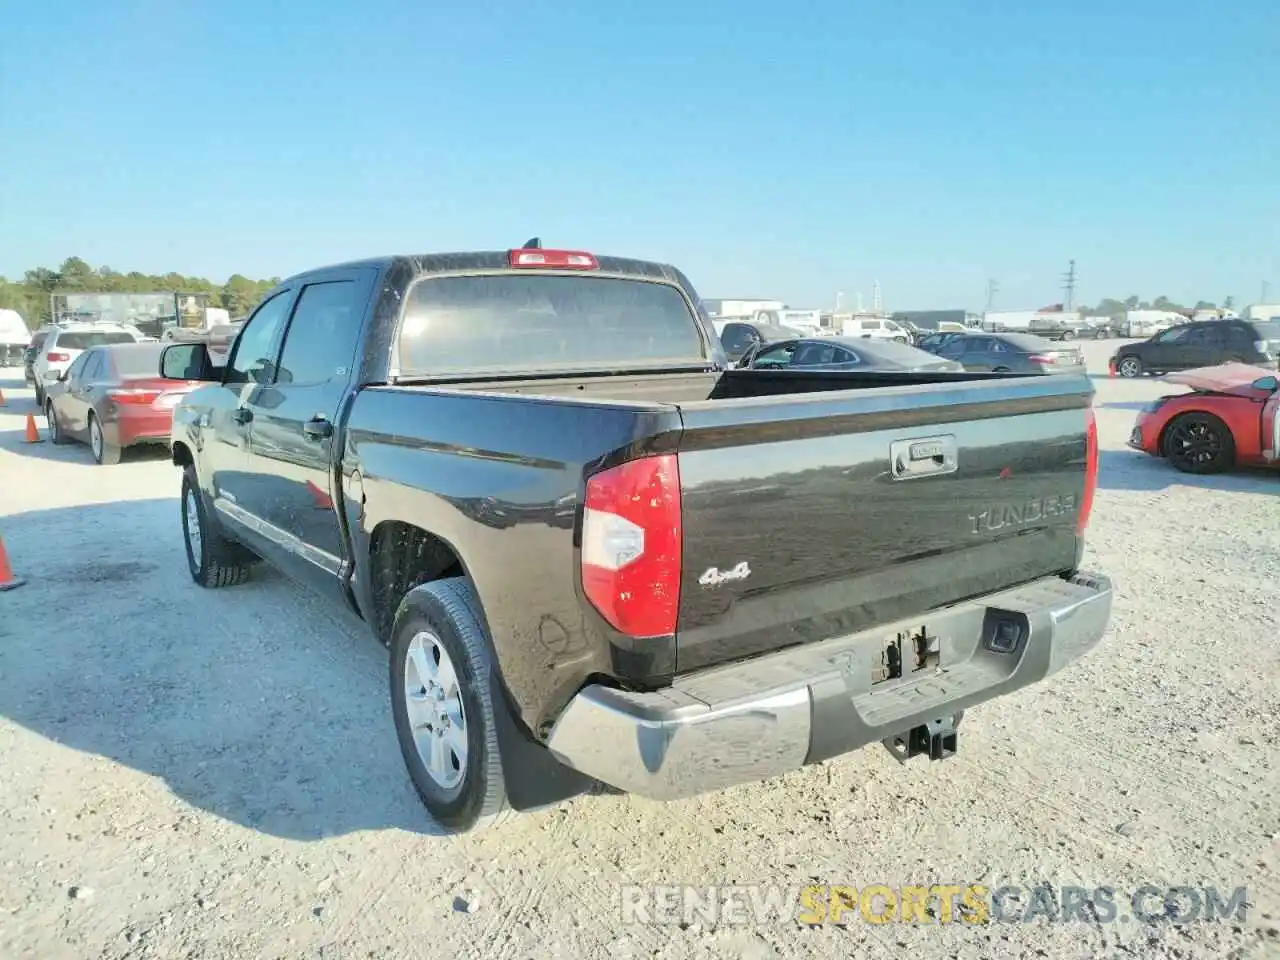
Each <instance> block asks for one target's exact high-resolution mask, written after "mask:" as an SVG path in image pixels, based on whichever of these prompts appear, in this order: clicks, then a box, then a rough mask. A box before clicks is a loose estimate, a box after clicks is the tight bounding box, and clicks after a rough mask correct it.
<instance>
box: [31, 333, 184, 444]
mask: <svg viewBox="0 0 1280 960" xmlns="http://www.w3.org/2000/svg"><path fill="white" fill-rule="evenodd" d="M163 350H164V345H163V344H161V343H159V342H158V341H152V342H149V343H128V344H118V345H115V346H106V347H90V348H89V349H88V350H85V351H83V352H81V353H80V355H79V356H77V357H76V359H75V360H73V361H72V362H71V366H70V367H68V368H67V370H66V371H65V372H63V373H61V374H58V375H57V376H56V378H55V379H53V380H48V381H46V382H45V390H44V394H45V396H44V415H45V421H46V422H47V423H48V426H49V437H50V439H52V441H53V442H54V443H69V442H71V441H75V440H79V441H81V442H84V443H88V444H89V448H90V449H91V450H92V451H93V458H94V459H95V460H96V461H98V463H103V464H113V463H119V462H120V453H121V451H122V450H123V449H124V448H126V447H132V446H135V445H137V444H154V443H168V442H169V434H170V431H171V429H172V427H173V408H174V406H175V405H176V404H177V402H178V401H179V400H180V399H182V397H183V395H184V394H186V393H188V392H189V391H191V390H192V389H193V388H195V387H196V386H198V385H199V381H198V380H196V379H186V378H178V377H168V378H165V377H160V376H157V371H158V370H159V367H160V354H161V352H162V351H163ZM189 372H191V373H196V374H199V372H200V371H199V370H193V371H189Z"/></svg>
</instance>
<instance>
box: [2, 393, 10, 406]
mask: <svg viewBox="0 0 1280 960" xmlns="http://www.w3.org/2000/svg"><path fill="white" fill-rule="evenodd" d="M8 405H9V401H8V400H6V399H5V398H4V391H3V390H0V407H6V406H8Z"/></svg>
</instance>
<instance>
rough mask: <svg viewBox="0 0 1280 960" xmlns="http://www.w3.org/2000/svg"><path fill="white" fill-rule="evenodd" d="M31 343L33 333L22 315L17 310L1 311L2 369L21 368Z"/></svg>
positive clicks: (0, 361) (0, 349)
mask: <svg viewBox="0 0 1280 960" xmlns="http://www.w3.org/2000/svg"><path fill="white" fill-rule="evenodd" d="M29 343H31V331H30V330H28V329H27V325H26V323H25V322H24V321H23V319H22V315H21V314H19V313H18V311H17V310H8V309H3V310H0V367H16V366H20V365H21V364H22V353H23V351H24V350H26V349H27V345H28V344H29Z"/></svg>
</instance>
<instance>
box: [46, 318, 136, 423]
mask: <svg viewBox="0 0 1280 960" xmlns="http://www.w3.org/2000/svg"><path fill="white" fill-rule="evenodd" d="M142 339H143V336H142V334H141V333H139V332H138V330H136V329H135V328H134V327H126V326H123V325H121V324H117V323H51V324H49V325H47V326H45V327H41V328H40V329H39V330H37V331H36V335H35V336H34V337H32V339H31V342H32V345H33V346H35V345H36V344H39V346H38V347H37V350H36V357H35V362H34V363H32V365H31V369H32V373H33V374H34V376H35V381H36V403H37V404H38V405H39V406H40V407H41V408H42V409H43V407H44V384H45V381H46V380H48V379H55V380H56V379H57V378H58V376H59V375H60V374H62V373H63V372H65V371H66V369H67V368H68V367H69V366H71V364H72V362H73V361H74V360H75V358H76V357H78V356H80V354H82V353H84V352H85V351H86V350H88V349H89V348H90V347H101V346H105V345H106V344H109V343H138V342H140V341H141V340H142Z"/></svg>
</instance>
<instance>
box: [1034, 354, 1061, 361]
mask: <svg viewBox="0 0 1280 960" xmlns="http://www.w3.org/2000/svg"><path fill="white" fill-rule="evenodd" d="M1027 359H1028V360H1030V361H1031V362H1032V363H1057V362H1058V358H1057V357H1055V356H1054V355H1053V354H1051V353H1033V354H1032V355H1031V356H1029V357H1027Z"/></svg>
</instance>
